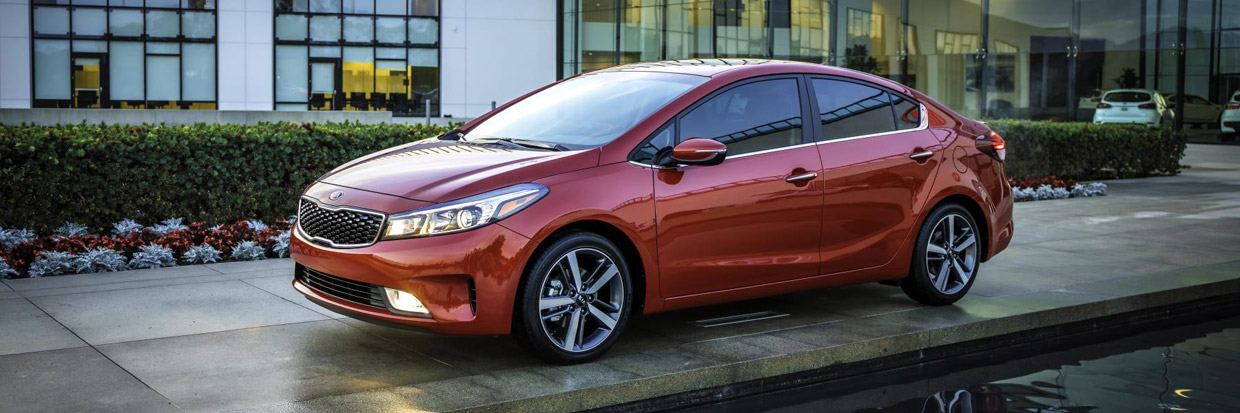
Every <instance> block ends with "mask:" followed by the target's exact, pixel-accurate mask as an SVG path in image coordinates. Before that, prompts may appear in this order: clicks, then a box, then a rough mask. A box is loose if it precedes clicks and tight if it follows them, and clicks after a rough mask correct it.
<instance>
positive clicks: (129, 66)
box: [108, 42, 146, 100]
mask: <svg viewBox="0 0 1240 413" xmlns="http://www.w3.org/2000/svg"><path fill="white" fill-rule="evenodd" d="M109 49H110V50H111V52H110V53H109V54H108V79H109V80H110V81H111V87H112V90H111V91H110V92H108V93H109V96H110V97H111V99H112V100H143V99H145V96H146V95H145V94H144V91H145V89H144V88H143V78H144V77H145V76H144V67H145V65H144V64H143V63H144V62H146V59H144V58H143V57H142V56H143V54H144V53H143V51H142V43H140V42H112V44H111V45H109Z"/></svg>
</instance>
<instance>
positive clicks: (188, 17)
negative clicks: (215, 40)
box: [181, 11, 215, 39]
mask: <svg viewBox="0 0 1240 413" xmlns="http://www.w3.org/2000/svg"><path fill="white" fill-rule="evenodd" d="M181 32H182V33H184V34H185V37H188V38H191V39H210V38H211V37H214V36H215V14H214V13H210V12H190V11H187V12H185V14H182V15H181Z"/></svg>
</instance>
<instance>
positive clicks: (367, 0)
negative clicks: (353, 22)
mask: <svg viewBox="0 0 1240 413" xmlns="http://www.w3.org/2000/svg"><path fill="white" fill-rule="evenodd" d="M344 12H345V13H357V14H372V13H374V12H375V0H344Z"/></svg>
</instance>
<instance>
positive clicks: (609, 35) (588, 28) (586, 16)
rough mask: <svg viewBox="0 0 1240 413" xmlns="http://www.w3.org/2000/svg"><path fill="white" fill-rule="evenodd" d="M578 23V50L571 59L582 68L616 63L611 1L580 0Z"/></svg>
mask: <svg viewBox="0 0 1240 413" xmlns="http://www.w3.org/2000/svg"><path fill="white" fill-rule="evenodd" d="M580 7H581V8H580V10H579V13H578V15H577V16H578V18H580V19H581V20H580V21H579V22H578V23H577V31H578V37H580V40H578V42H577V43H578V44H577V50H576V51H575V52H573V54H572V55H571V56H570V59H567V60H576V61H577V62H578V68H579V69H580V71H582V72H588V71H591V70H596V69H602V68H604V67H608V66H613V65H615V64H616V63H615V61H616V9H615V4H614V3H612V2H601V1H585V2H582V3H581V4H580Z"/></svg>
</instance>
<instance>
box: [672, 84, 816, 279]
mask: <svg viewBox="0 0 1240 413" xmlns="http://www.w3.org/2000/svg"><path fill="white" fill-rule="evenodd" d="M808 108H809V105H808V102H807V98H806V96H805V94H804V78H803V77H801V76H779V77H773V78H762V79H759V80H753V81H745V82H742V83H740V84H734V85H731V86H728V87H726V88H725V89H723V90H721V91H719V92H716V93H714V94H712V95H711V96H709V97H707V98H705V99H703V101H702V102H700V103H698V104H696V105H695V106H694V107H691V108H690V109H688V110H687V111H686V112H685V113H684V114H683V115H682V116H681V117H680V118H679V120H678V122H677V123H676V126H677V131H676V132H675V136H676V139H675V141H676V142H683V141H684V140H686V139H689V138H707V139H714V140H717V141H720V142H723V143H725V144H727V147H728V154H727V157H726V159H725V160H724V161H723V163H721V164H719V165H713V166H681V167H678V168H662V169H657V170H656V172H655V182H654V188H655V190H654V193H655V214H656V219H657V223H656V225H657V231H658V245H659V268H660V279H661V283H662V292H663V294H664V296H665V297H678V296H685V295H691V294H699V293H706V292H712V291H719V290H726V289H731V288H738V287H746V286H753V285H760V284H767V283H772V282H779V281H787V280H793V279H798V278H803V277H809V276H813V275H817V274H818V259H819V256H818V243H819V240H820V229H821V219H822V213H821V211H822V209H821V208H822V179H821V177H819V172H820V170H821V168H822V163H821V161H820V160H819V156H818V151H817V149H816V148H815V147H814V145H813V142H812V138H808V137H806V136H805V133H804V132H803V131H804V128H803V125H804V120H805V116H807V115H808V114H809V109H808ZM659 135H662V134H659ZM658 138H659V136H656V139H658Z"/></svg>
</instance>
